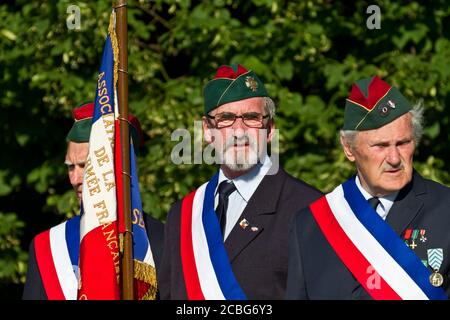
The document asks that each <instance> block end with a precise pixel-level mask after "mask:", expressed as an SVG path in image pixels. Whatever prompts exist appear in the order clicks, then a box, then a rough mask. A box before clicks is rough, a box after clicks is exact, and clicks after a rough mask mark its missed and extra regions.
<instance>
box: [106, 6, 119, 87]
mask: <svg viewBox="0 0 450 320" xmlns="http://www.w3.org/2000/svg"><path fill="white" fill-rule="evenodd" d="M108 33H109V37H110V39H111V46H112V49H113V53H114V91H115V90H116V85H117V80H118V79H119V75H118V70H119V43H118V42H117V35H116V12H115V11H114V10H113V12H112V14H111V17H110V18H109V27H108Z"/></svg>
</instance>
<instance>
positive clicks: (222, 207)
mask: <svg viewBox="0 0 450 320" xmlns="http://www.w3.org/2000/svg"><path fill="white" fill-rule="evenodd" d="M235 190H236V187H235V185H234V183H233V182H231V181H227V180H225V181H222V182H221V183H220V185H219V204H218V205H217V208H216V214H217V220H219V223H220V229H221V230H222V238H225V225H226V221H227V208H228V197H229V196H230V194H232V193H233V192H234V191H235Z"/></svg>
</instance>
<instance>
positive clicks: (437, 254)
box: [427, 248, 444, 287]
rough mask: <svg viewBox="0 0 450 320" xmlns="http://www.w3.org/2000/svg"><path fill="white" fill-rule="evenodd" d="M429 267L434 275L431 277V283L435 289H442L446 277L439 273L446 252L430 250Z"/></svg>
mask: <svg viewBox="0 0 450 320" xmlns="http://www.w3.org/2000/svg"><path fill="white" fill-rule="evenodd" d="M427 254H428V265H429V266H430V267H431V268H433V273H432V274H431V275H430V283H431V284H432V285H433V286H434V287H440V286H441V285H442V283H444V277H443V276H442V274H440V273H439V269H440V268H441V264H442V261H443V260H444V250H443V249H442V248H437V249H428V250H427Z"/></svg>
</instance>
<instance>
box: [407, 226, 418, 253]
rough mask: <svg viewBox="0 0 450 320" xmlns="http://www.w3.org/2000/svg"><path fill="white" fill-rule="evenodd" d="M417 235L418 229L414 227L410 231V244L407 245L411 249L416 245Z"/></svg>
mask: <svg viewBox="0 0 450 320" xmlns="http://www.w3.org/2000/svg"><path fill="white" fill-rule="evenodd" d="M418 236H419V230H418V229H414V230H413V231H412V235H411V244H410V245H409V247H410V248H411V249H413V250H414V249H415V248H416V247H417V243H416V240H417V237H418Z"/></svg>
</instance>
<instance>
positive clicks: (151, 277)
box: [134, 259, 158, 300]
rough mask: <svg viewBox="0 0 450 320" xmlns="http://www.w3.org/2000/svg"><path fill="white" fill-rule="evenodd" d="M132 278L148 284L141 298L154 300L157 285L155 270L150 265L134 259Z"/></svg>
mask: <svg viewBox="0 0 450 320" xmlns="http://www.w3.org/2000/svg"><path fill="white" fill-rule="evenodd" d="M134 278H135V279H137V280H139V281H143V282H145V283H147V284H148V285H149V288H148V290H147V292H146V293H145V294H144V295H143V296H142V298H141V300H155V298H156V292H157V291H158V285H157V283H156V270H155V268H154V267H152V266H151V265H149V264H147V263H144V262H142V261H138V260H136V259H134Z"/></svg>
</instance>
